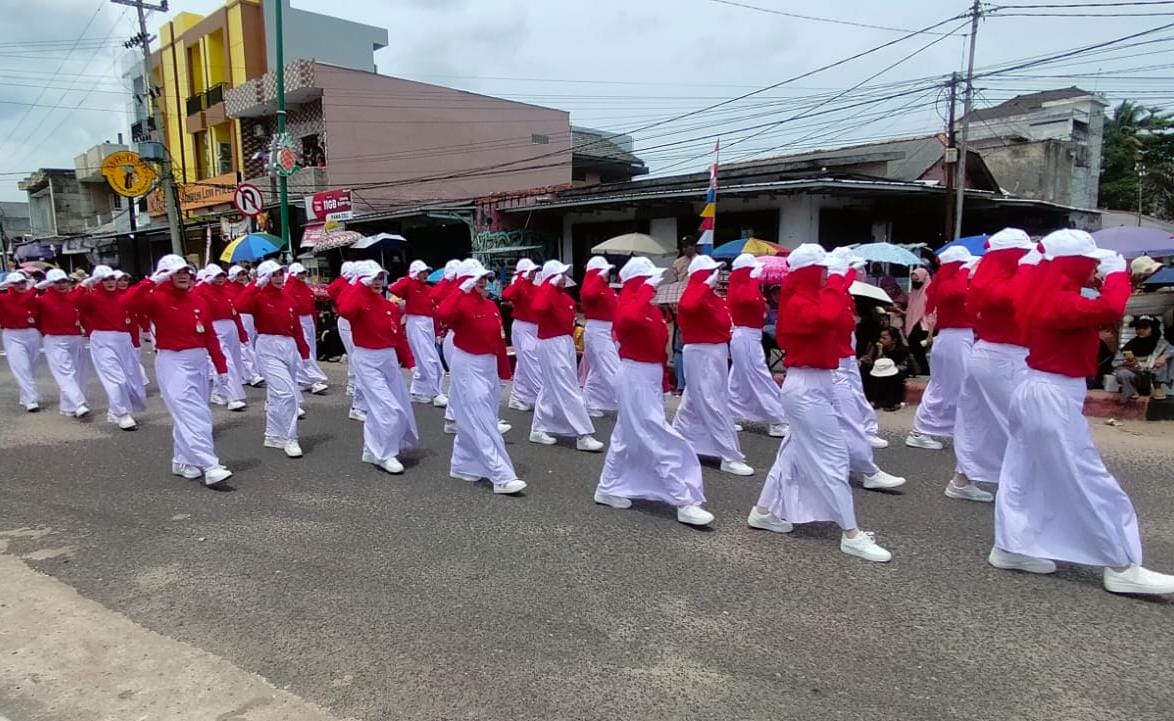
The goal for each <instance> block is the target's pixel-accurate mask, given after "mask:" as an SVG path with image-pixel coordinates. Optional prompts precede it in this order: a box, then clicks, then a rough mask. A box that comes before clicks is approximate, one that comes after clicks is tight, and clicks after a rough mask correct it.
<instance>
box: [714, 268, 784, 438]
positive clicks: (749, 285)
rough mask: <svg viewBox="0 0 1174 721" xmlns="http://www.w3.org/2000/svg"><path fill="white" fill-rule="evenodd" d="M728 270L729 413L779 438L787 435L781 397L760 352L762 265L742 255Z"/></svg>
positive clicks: (763, 308) (763, 300)
mask: <svg viewBox="0 0 1174 721" xmlns="http://www.w3.org/2000/svg"><path fill="white" fill-rule="evenodd" d="M730 270H731V272H730V281H729V286H728V288H727V290H726V302H727V303H728V304H729V307H730V318H731V320H733V322H734V330H733V334H732V335H731V337H730V359H731V361H732V365H731V366H730V373H729V378H728V391H729V397H730V413H731V414H732V416H733V417H734V419H735V420H738V421H750V422H752V423H769V424H770V425H769V428H768V432H769V433H770V435H772V436H774V437H775V438H782V437H783V436H785V435H787V424H786V421H785V420H784V418H783V402H782V397H781V394H780V391H779V384H778V383H775V379H774V377H772V376H771V374H770V371H769V370H768V369H767V365H766V353H765V352H764V351H763V349H762V326H763V324H764V323H765V322H766V298H765V297H763V295H762V286H761V285H760V284H759V281H758V279H759V278H760V277H761V276H762V264H761V263H760V262H758V260H757V259H756V258H755V257H754V256H753V255H750V254H749V253H742V254H741V255H739V256H738V257H737V258H735V259H734V262H733V264H732V265H731V266H730Z"/></svg>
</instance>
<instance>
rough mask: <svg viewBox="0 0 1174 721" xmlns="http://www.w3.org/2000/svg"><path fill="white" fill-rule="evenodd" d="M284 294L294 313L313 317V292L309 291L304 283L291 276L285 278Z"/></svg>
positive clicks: (308, 287)
mask: <svg viewBox="0 0 1174 721" xmlns="http://www.w3.org/2000/svg"><path fill="white" fill-rule="evenodd" d="M284 293H285V295H286V297H287V298H289V300H290V303H292V304H293V309H294V312H295V313H297V314H298V315H308V316H311V317H313V316H314V291H312V290H310V286H308V285H306V281H304V280H302V279H301V278H298V277H296V276H293V275H290V276H287V277H286V279H285V289H284Z"/></svg>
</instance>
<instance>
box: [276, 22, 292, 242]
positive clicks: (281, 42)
mask: <svg viewBox="0 0 1174 721" xmlns="http://www.w3.org/2000/svg"><path fill="white" fill-rule="evenodd" d="M284 4H285V0H274V2H273V9H274V15H273V29H274V34H275V35H277V37H276V38H274V41H275V42H276V44H277V47H276V53H275V54H276V57H277V136H278V137H279V138H281V139H282V140H283V141H284V139H285V47H284V46H285V37H284V35H283V32H282V26H281V14H282V12H281V6H282V5H284ZM278 176H279V177H278V179H277V198H278V200H277V202H278V207H279V208H280V217H281V242H282V248H284V249H285V251H286V252H287V253H290V252H291V251H290V246H289V184H288V180H287V179H286V177H285V173H282V172H279V173H278Z"/></svg>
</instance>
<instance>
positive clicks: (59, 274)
mask: <svg viewBox="0 0 1174 721" xmlns="http://www.w3.org/2000/svg"><path fill="white" fill-rule="evenodd" d="M63 280H69V276H68V275H66V274H65V271H64V270H61V269H60V268H50V269H49V272H48V273H46V274H45V279H44V280H42V281H41V282H40V283H37V289H38V290H44V289H46V288H48V287H49V286H51V285H53V284H54V283H60V282H61V281H63Z"/></svg>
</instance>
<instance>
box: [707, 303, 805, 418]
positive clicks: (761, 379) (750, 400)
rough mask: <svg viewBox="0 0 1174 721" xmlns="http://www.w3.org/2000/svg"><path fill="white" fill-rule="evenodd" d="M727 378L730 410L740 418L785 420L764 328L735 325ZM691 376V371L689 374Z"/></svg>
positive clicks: (780, 392) (731, 339)
mask: <svg viewBox="0 0 1174 721" xmlns="http://www.w3.org/2000/svg"><path fill="white" fill-rule="evenodd" d="M730 359H731V361H732V365H731V366H730V373H729V378H728V385H729V397H730V413H732V414H733V417H734V419H736V420H739V421H750V422H751V423H772V424H773V423H784V422H786V420H785V419H784V417H783V401H782V391H781V390H779V384H778V383H775V379H774V377H773V376H771V374H770V370H769V369H768V368H767V365H766V353H765V352H763V350H762V329H761V328H744V327H742V326H734V334H733V336H732V337H731V338H730ZM686 375H688V373H686Z"/></svg>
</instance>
